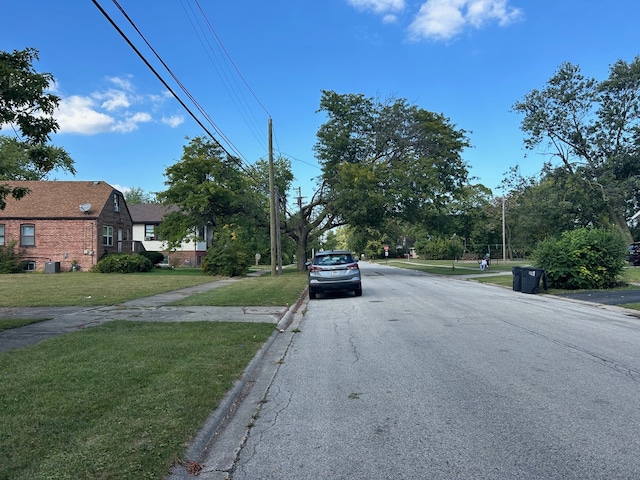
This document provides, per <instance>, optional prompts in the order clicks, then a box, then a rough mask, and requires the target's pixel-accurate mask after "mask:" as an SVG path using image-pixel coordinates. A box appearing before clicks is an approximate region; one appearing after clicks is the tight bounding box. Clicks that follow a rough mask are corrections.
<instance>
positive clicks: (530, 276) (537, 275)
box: [520, 267, 547, 293]
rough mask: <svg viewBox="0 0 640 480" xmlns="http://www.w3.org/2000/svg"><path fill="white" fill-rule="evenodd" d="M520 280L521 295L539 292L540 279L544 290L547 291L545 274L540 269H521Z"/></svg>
mask: <svg viewBox="0 0 640 480" xmlns="http://www.w3.org/2000/svg"><path fill="white" fill-rule="evenodd" d="M520 278H521V291H522V293H538V292H540V279H543V286H544V289H545V290H546V289H547V272H546V271H545V270H544V269H542V268H528V267H522V268H521V270H520Z"/></svg>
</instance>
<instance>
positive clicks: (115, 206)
mask: <svg viewBox="0 0 640 480" xmlns="http://www.w3.org/2000/svg"><path fill="white" fill-rule="evenodd" d="M113 210H114V211H116V212H119V211H120V202H119V201H118V194H117V193H114V194H113Z"/></svg>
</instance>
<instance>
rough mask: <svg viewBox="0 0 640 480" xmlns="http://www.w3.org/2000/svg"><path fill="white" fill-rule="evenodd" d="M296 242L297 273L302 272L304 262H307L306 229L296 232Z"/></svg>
mask: <svg viewBox="0 0 640 480" xmlns="http://www.w3.org/2000/svg"><path fill="white" fill-rule="evenodd" d="M298 233H299V235H298V239H297V240H298V241H297V246H298V248H297V252H296V258H297V269H298V271H299V272H304V271H305V269H306V266H305V262H306V261H307V245H308V243H309V231H308V230H307V229H302V230H301V231H300V232H298Z"/></svg>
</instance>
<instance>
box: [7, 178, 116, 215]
mask: <svg viewBox="0 0 640 480" xmlns="http://www.w3.org/2000/svg"><path fill="white" fill-rule="evenodd" d="M0 184H2V185H11V186H14V187H26V188H28V189H29V190H30V193H28V194H27V195H26V196H25V197H23V198H22V199H20V200H15V199H14V198H13V197H11V196H9V197H7V199H6V201H7V207H6V208H5V209H4V210H0V218H34V219H38V218H77V217H84V218H86V217H87V216H89V217H96V216H98V215H99V214H100V212H101V211H102V209H103V208H104V206H105V205H106V204H107V202H108V201H110V202H112V201H113V200H112V194H113V192H114V191H115V192H118V193H120V192H119V191H118V190H116V189H114V188H113V187H112V186H111V185H109V184H108V183H105V182H102V181H95V182H92V181H14V180H7V181H3V180H0ZM121 195H122V194H121ZM84 204H91V208H90V209H89V211H88V212H87V213H84V212H82V211H80V205H84ZM120 207H121V208H124V205H121V206H120Z"/></svg>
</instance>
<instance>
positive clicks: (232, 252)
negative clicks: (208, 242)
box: [202, 226, 252, 277]
mask: <svg viewBox="0 0 640 480" xmlns="http://www.w3.org/2000/svg"><path fill="white" fill-rule="evenodd" d="M251 261H252V258H251V256H250V255H249V254H248V253H247V250H246V248H245V246H244V245H243V244H242V242H241V241H239V240H238V239H237V236H236V234H235V232H233V231H232V230H231V229H230V227H228V226H225V227H223V228H222V229H221V230H220V231H218V232H216V233H215V235H214V237H213V245H212V246H211V247H209V249H208V250H207V254H206V256H205V257H204V259H203V260H202V269H203V270H204V271H205V272H207V273H209V274H211V275H224V276H226V277H237V276H241V275H245V274H246V273H247V272H248V271H249V266H250V265H251Z"/></svg>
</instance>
